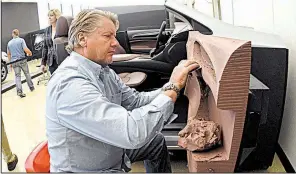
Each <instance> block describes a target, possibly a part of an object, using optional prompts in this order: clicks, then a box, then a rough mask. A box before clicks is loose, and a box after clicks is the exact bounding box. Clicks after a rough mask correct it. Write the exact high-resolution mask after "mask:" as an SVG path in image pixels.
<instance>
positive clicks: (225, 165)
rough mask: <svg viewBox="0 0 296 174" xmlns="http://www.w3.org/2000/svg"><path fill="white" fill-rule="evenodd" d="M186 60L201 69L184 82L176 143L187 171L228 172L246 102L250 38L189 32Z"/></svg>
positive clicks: (236, 153)
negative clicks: (183, 113) (182, 121)
mask: <svg viewBox="0 0 296 174" xmlns="http://www.w3.org/2000/svg"><path fill="white" fill-rule="evenodd" d="M187 59H191V60H196V61H197V62H198V63H199V65H200V69H198V70H196V71H194V72H192V73H191V74H190V75H189V77H188V80H187V84H186V87H185V93H184V95H186V96H187V97H188V100H189V106H188V121H187V125H186V127H185V128H184V129H183V130H181V131H180V132H179V141H178V145H179V146H180V147H182V148H185V149H186V150H187V158H188V167H189V171H190V172H233V171H234V167H235V164H236V160H237V155H238V151H239V147H240V141H241V136H242V132H243V127H244V121H245V114H246V107H247V101H248V91H249V81H250V67H251V42H249V41H242V40H236V39H230V38H222V37H216V36H210V35H203V34H201V33H199V32H198V31H190V32H189V36H188V41H187Z"/></svg>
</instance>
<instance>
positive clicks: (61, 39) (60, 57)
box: [53, 16, 147, 87]
mask: <svg viewBox="0 0 296 174" xmlns="http://www.w3.org/2000/svg"><path fill="white" fill-rule="evenodd" d="M72 20H73V17H68V16H61V17H59V19H58V20H57V25H56V35H55V39H54V41H53V45H54V49H55V50H56V53H57V63H58V65H60V64H61V63H62V62H63V61H64V60H65V59H66V58H67V57H68V56H69V53H68V52H67V51H66V49H65V47H66V46H67V44H68V31H69V26H70V25H71V22H72ZM115 53H116V54H115V55H114V56H113V61H115V62H118V61H127V60H132V59H134V58H139V57H143V56H141V55H138V54H126V51H125V50H124V48H123V47H122V46H121V45H119V46H118V48H116V52H115ZM144 58H147V56H146V57H145V56H144ZM118 75H119V77H121V78H122V80H123V82H124V83H125V84H126V85H127V86H130V87H137V86H139V85H140V84H142V83H143V82H144V81H145V79H146V77H147V75H146V74H145V73H143V72H132V73H122V74H118Z"/></svg>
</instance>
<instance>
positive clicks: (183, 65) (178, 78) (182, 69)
mask: <svg viewBox="0 0 296 174" xmlns="http://www.w3.org/2000/svg"><path fill="white" fill-rule="evenodd" d="M198 67H199V65H198V63H197V62H196V61H194V60H182V61H181V62H180V63H179V65H178V66H176V67H175V68H174V70H173V73H172V75H171V78H170V82H171V83H173V84H175V85H176V86H177V87H178V88H179V89H182V88H184V86H185V83H186V81H187V77H188V74H189V73H190V72H191V71H192V70H194V69H196V68H198Z"/></svg>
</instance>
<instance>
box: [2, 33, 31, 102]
mask: <svg viewBox="0 0 296 174" xmlns="http://www.w3.org/2000/svg"><path fill="white" fill-rule="evenodd" d="M19 34H20V33H19V30H18V29H14V30H13V31H12V37H13V39H12V40H10V41H9V42H8V45H7V57H8V60H9V61H16V60H20V59H23V58H25V57H26V56H25V53H26V54H27V56H32V52H31V51H30V50H29V49H28V47H27V45H26V42H25V40H24V39H23V38H20V37H19ZM12 67H13V70H14V73H15V85H16V91H17V95H18V96H20V97H21V98H23V97H26V95H25V94H24V93H23V89H22V81H21V69H22V70H23V72H24V74H25V76H26V80H27V83H28V86H29V88H30V90H31V91H34V89H35V88H34V84H33V82H32V79H31V75H30V72H29V67H28V64H27V59H24V60H21V61H18V62H16V63H13V64H12Z"/></svg>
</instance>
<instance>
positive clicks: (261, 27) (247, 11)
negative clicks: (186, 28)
mask: <svg viewBox="0 0 296 174" xmlns="http://www.w3.org/2000/svg"><path fill="white" fill-rule="evenodd" d="M232 3H233V4H232ZM232 5H233V8H232ZM221 8H222V9H221V11H222V20H223V21H225V22H227V23H230V24H234V25H236V26H245V27H250V28H253V29H254V30H258V31H263V32H268V33H274V34H277V35H279V36H281V37H282V38H283V40H284V41H285V43H286V45H287V47H288V49H289V71H288V86H287V93H286V104H285V110H284V118H283V122H282V127H281V132H280V138H279V143H280V145H281V147H282V148H283V150H284V152H285V154H286V155H287V157H288V158H289V161H290V162H291V163H292V165H293V167H294V168H295V169H296V147H295V145H296V116H295V114H296V72H295V71H296V10H295V8H296V0H259V1H258V0H221Z"/></svg>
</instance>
